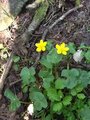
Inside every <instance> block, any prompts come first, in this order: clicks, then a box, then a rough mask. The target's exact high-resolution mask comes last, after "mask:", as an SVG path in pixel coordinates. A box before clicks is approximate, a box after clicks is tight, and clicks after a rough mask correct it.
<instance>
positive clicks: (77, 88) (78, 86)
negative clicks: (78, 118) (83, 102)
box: [75, 84, 83, 93]
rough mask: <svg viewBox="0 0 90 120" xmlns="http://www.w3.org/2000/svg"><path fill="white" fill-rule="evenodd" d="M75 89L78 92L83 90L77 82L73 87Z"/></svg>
mask: <svg viewBox="0 0 90 120" xmlns="http://www.w3.org/2000/svg"><path fill="white" fill-rule="evenodd" d="M75 90H76V92H77V93H79V92H81V91H82V90H83V86H82V85H81V84H79V85H77V86H76V87H75Z"/></svg>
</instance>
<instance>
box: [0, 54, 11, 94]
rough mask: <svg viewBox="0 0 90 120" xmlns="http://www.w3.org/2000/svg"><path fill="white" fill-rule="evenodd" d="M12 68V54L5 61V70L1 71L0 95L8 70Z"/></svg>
mask: <svg viewBox="0 0 90 120" xmlns="http://www.w3.org/2000/svg"><path fill="white" fill-rule="evenodd" d="M11 66H12V53H11V55H10V58H9V59H8V60H7V63H6V65H5V68H4V70H3V73H2V76H1V78H0V93H1V92H2V89H3V87H4V82H5V79H6V77H7V75H8V73H9V71H10V68H11Z"/></svg>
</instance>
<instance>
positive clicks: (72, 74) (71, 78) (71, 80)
mask: <svg viewBox="0 0 90 120" xmlns="http://www.w3.org/2000/svg"><path fill="white" fill-rule="evenodd" d="M61 76H63V77H66V78H67V80H66V81H65V83H64V84H65V87H67V88H69V89H72V88H74V87H75V86H76V85H77V84H78V76H79V70H77V69H75V68H72V69H70V70H68V69H64V70H62V72H61Z"/></svg>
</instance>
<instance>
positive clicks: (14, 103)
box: [4, 89, 21, 111]
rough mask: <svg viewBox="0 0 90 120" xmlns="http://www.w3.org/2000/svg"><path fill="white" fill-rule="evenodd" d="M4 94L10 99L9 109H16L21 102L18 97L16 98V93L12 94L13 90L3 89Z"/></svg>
mask: <svg viewBox="0 0 90 120" xmlns="http://www.w3.org/2000/svg"><path fill="white" fill-rule="evenodd" d="M4 96H6V97H7V98H8V99H10V102H11V103H10V105H9V108H10V110H12V111H16V110H17V109H18V108H19V107H20V105H21V103H20V101H19V99H18V98H17V96H16V95H14V94H13V92H12V91H11V90H10V89H6V90H5V92H4Z"/></svg>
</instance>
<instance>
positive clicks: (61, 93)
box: [58, 90, 64, 99]
mask: <svg viewBox="0 0 90 120" xmlns="http://www.w3.org/2000/svg"><path fill="white" fill-rule="evenodd" d="M58 95H59V98H60V99H62V98H63V96H64V94H63V92H62V91H61V90H59V91H58Z"/></svg>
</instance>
